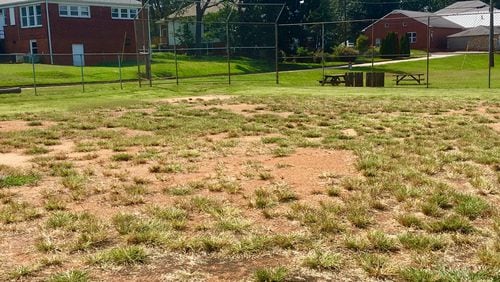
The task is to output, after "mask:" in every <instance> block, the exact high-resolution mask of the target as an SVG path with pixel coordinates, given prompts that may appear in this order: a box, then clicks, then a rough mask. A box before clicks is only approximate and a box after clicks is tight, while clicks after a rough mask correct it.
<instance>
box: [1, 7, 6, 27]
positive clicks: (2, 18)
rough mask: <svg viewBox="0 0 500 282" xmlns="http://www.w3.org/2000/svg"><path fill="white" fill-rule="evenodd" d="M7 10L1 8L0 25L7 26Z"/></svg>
mask: <svg viewBox="0 0 500 282" xmlns="http://www.w3.org/2000/svg"><path fill="white" fill-rule="evenodd" d="M5 25H6V24H5V10H4V9H0V26H5Z"/></svg>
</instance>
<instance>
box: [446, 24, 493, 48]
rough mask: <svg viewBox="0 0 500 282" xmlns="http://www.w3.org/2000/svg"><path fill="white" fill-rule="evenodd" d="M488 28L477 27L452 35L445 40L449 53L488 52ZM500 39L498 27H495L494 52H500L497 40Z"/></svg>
mask: <svg viewBox="0 0 500 282" xmlns="http://www.w3.org/2000/svg"><path fill="white" fill-rule="evenodd" d="M489 34H490V28H489V27H488V26H477V27H473V28H469V29H467V30H464V31H462V32H459V33H456V34H452V35H450V36H448V38H447V44H448V50H449V51H488V50H489ZM499 38H500V27H498V26H496V27H495V50H500V44H498V40H499Z"/></svg>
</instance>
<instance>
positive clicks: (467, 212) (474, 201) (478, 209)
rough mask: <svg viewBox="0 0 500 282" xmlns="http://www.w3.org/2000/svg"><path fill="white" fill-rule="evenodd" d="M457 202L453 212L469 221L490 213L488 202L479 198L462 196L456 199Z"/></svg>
mask: <svg viewBox="0 0 500 282" xmlns="http://www.w3.org/2000/svg"><path fill="white" fill-rule="evenodd" d="M457 201H458V203H457V205H456V207H455V211H456V212H457V213H458V214H460V215H463V216H465V217H468V218H469V219H470V220H474V219H476V218H478V217H481V216H484V215H487V214H488V212H489V211H490V206H489V204H488V202H486V201H485V200H483V199H482V198H480V197H476V196H472V195H462V196H459V197H458V200H457Z"/></svg>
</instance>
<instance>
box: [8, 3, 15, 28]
mask: <svg viewBox="0 0 500 282" xmlns="http://www.w3.org/2000/svg"><path fill="white" fill-rule="evenodd" d="M9 21H10V25H16V13H15V12H14V8H12V7H11V8H9Z"/></svg>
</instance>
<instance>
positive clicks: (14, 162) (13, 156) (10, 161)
mask: <svg viewBox="0 0 500 282" xmlns="http://www.w3.org/2000/svg"><path fill="white" fill-rule="evenodd" d="M30 159H31V157H28V156H25V155H21V154H18V153H5V154H2V153H0V165H6V166H12V167H21V168H25V167H29V166H30Z"/></svg>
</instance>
